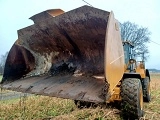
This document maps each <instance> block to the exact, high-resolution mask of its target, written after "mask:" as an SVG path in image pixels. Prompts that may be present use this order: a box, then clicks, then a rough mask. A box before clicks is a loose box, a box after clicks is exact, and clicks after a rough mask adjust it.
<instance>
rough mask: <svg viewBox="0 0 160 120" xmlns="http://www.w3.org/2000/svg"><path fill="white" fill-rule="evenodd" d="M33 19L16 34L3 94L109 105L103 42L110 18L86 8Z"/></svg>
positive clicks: (45, 13)
mask: <svg viewBox="0 0 160 120" xmlns="http://www.w3.org/2000/svg"><path fill="white" fill-rule="evenodd" d="M50 13H54V10H48V11H44V12H42V13H39V14H36V15H34V16H32V17H31V19H32V20H33V21H34V24H33V25H31V26H28V27H26V28H23V29H20V30H18V40H17V41H16V42H15V43H14V45H13V46H12V48H11V50H10V52H9V55H8V58H7V60H6V64H5V70H4V75H3V79H2V82H1V86H2V88H5V89H10V90H14V91H19V92H25V93H33V94H39V95H46V96H53V97H61V98H69V99H73V100H83V101H89V102H105V101H106V96H107V91H108V84H107V82H106V81H105V77H104V51H105V37H106V28H107V23H108V18H109V15H110V12H107V11H103V10H100V9H97V8H93V7H89V6H82V7H80V8H77V9H74V10H71V11H69V12H65V13H62V12H60V14H59V15H56V16H54V15H52V14H50Z"/></svg>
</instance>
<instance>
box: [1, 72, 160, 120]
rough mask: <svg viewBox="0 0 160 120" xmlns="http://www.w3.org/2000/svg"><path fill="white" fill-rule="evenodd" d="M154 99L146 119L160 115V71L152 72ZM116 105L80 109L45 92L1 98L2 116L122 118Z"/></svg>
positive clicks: (40, 119)
mask: <svg viewBox="0 0 160 120" xmlns="http://www.w3.org/2000/svg"><path fill="white" fill-rule="evenodd" d="M151 79H152V81H151V88H152V102H150V103H145V104H144V110H145V116H144V119H146V120H159V118H160V74H152V75H151ZM119 114H120V111H119V110H118V109H115V108H110V107H108V108H100V107H97V108H89V109H85V108H84V109H78V108H76V106H75V105H74V102H73V101H72V100H67V99H60V98H51V97H45V96H31V97H21V98H19V99H15V100H8V101H0V120H19V119H20V120H21V119H28V120H30V119H36V120H49V119H54V120H62V119H63V120H77V119H78V120H84V119H85V120H120V119H121V118H120V115H119Z"/></svg>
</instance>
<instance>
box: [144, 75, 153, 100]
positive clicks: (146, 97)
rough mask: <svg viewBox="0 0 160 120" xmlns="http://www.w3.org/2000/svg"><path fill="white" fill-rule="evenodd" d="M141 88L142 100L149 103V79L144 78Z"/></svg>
mask: <svg viewBox="0 0 160 120" xmlns="http://www.w3.org/2000/svg"><path fill="white" fill-rule="evenodd" d="M142 87H143V100H144V102H150V101H151V88H150V80H149V77H146V78H145V79H144V80H143V83H142Z"/></svg>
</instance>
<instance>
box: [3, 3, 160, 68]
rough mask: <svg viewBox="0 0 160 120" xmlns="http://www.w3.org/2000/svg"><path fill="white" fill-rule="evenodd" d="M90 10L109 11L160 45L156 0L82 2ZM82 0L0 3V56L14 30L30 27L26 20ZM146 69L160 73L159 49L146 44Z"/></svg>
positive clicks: (14, 35)
mask: <svg viewBox="0 0 160 120" xmlns="http://www.w3.org/2000/svg"><path fill="white" fill-rule="evenodd" d="M86 1H87V2H88V3H90V4H91V5H92V6H94V7H96V8H100V9H103V10H106V11H111V10H112V11H113V12H114V14H115V18H116V19H118V20H119V21H120V22H121V23H123V22H125V21H130V22H133V23H136V24H138V25H140V26H143V27H148V29H149V31H150V32H151V33H152V34H151V40H152V41H155V42H156V43H159V44H160V32H159V31H160V7H159V6H160V0H86ZM85 4H86V3H84V2H83V1H82V0H0V12H1V15H0V55H2V54H4V53H5V52H6V51H9V50H10V48H11V46H12V45H13V43H14V42H15V40H16V39H17V38H18V36H17V30H18V29H21V28H24V27H27V26H28V25H31V24H33V22H32V21H31V20H29V19H28V18H29V17H31V16H33V15H34V14H37V13H39V12H42V11H44V10H47V9H55V8H61V9H63V10H64V11H69V10H71V9H74V8H77V7H80V6H82V5H85ZM148 47H149V51H150V58H149V59H148V61H147V62H146V67H147V68H157V69H160V62H159V61H160V45H157V44H155V43H153V42H150V43H149V44H148Z"/></svg>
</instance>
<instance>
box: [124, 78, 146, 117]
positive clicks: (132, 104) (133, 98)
mask: <svg viewBox="0 0 160 120" xmlns="http://www.w3.org/2000/svg"><path fill="white" fill-rule="evenodd" d="M121 98H122V102H121V109H122V117H123V118H124V119H140V118H141V117H143V91H142V85H141V81H140V80H139V79H136V78H127V79H124V80H123V81H122V85H121Z"/></svg>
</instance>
